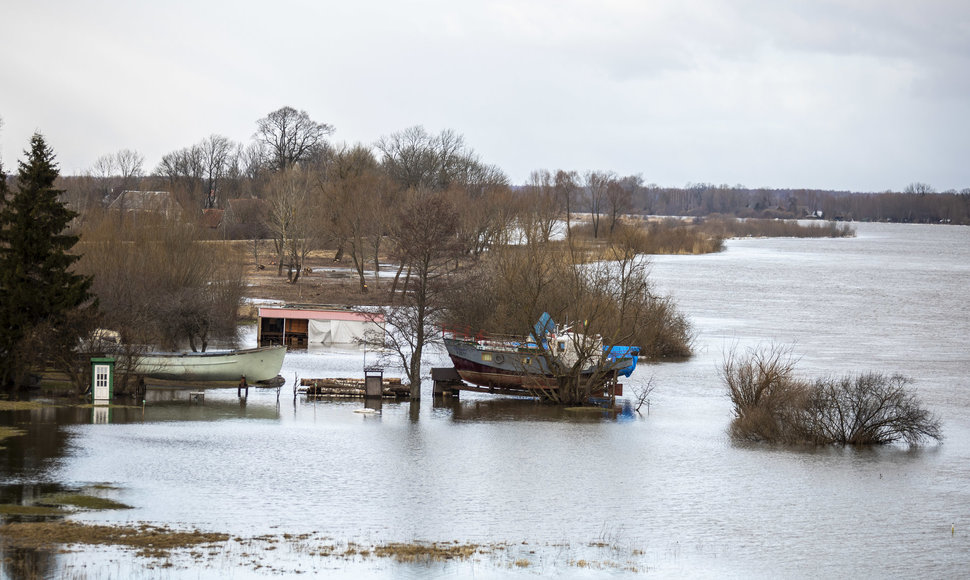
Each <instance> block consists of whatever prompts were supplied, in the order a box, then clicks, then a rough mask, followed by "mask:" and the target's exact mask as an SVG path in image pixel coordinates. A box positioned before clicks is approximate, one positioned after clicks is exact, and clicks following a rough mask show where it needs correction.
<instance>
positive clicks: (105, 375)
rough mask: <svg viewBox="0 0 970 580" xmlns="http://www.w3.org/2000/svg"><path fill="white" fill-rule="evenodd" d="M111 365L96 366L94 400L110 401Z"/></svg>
mask: <svg viewBox="0 0 970 580" xmlns="http://www.w3.org/2000/svg"><path fill="white" fill-rule="evenodd" d="M110 380H111V365H106V364H96V365H94V400H96V401H99V400H108V399H110V398H111V392H110V390H109V389H110V383H109V381H110Z"/></svg>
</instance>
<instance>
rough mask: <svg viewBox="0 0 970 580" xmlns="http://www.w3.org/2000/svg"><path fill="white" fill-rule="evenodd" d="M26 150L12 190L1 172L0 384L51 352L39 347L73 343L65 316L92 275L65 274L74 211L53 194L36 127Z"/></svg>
mask: <svg viewBox="0 0 970 580" xmlns="http://www.w3.org/2000/svg"><path fill="white" fill-rule="evenodd" d="M24 153H25V154H26V159H25V160H23V161H21V162H20V164H19V173H18V179H17V185H16V191H15V192H14V193H13V194H12V195H11V193H10V192H9V191H8V190H7V187H6V178H5V176H3V177H2V185H0V188H2V189H0V200H2V201H0V296H2V306H0V390H12V389H14V388H16V387H18V386H19V385H21V384H23V382H24V380H25V378H26V376H27V373H28V372H29V371H30V370H31V369H32V368H36V367H38V366H40V365H43V364H44V363H45V360H43V359H44V357H45V356H46V354H47V353H48V352H49V351H48V350H47V349H46V348H39V349H38V346H48V347H54V346H56V347H59V348H71V347H72V346H73V345H76V343H77V338H78V334H79V333H78V331H77V330H76V329H74V328H71V326H72V324H71V323H70V322H69V320H71V319H72V317H73V316H74V315H75V314H76V313H77V311H78V310H80V309H81V308H82V307H83V306H85V305H86V304H88V305H90V303H91V295H90V293H89V288H90V286H91V278H89V277H86V276H81V275H78V274H75V273H73V272H71V265H72V264H74V262H76V261H77V260H78V256H76V255H72V254H69V253H68V252H69V250H70V249H71V248H72V247H73V246H74V244H75V243H77V240H78V238H77V236H74V235H70V234H68V233H66V231H65V230H66V229H67V225H68V223H69V222H70V221H71V219H73V218H74V216H75V215H77V214H76V213H75V212H73V211H71V210H70V209H68V207H67V206H66V205H65V204H64V203H62V202H61V201H60V200H59V199H58V196H59V195H60V194H61V193H62V191H61V190H58V189H55V187H54V181H55V180H56V179H57V176H58V168H57V164H56V163H55V161H54V153H53V151H52V150H51V148H50V147H48V146H47V143H46V142H45V141H44V137H43V136H41V135H40V134H37V133H35V134H34V136H33V137H31V139H30V148H29V150H27V151H25V152H24ZM0 174H2V168H0ZM45 351H46V352H45Z"/></svg>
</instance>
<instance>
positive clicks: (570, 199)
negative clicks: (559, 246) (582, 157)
mask: <svg viewBox="0 0 970 580" xmlns="http://www.w3.org/2000/svg"><path fill="white" fill-rule="evenodd" d="M555 188H556V196H557V197H558V198H559V199H560V204H561V205H562V207H563V209H564V211H565V212H566V237H567V238H571V237H572V211H573V208H574V207H575V203H574V202H575V199H576V196H577V195H578V192H579V176H578V175H577V174H576V172H575V171H563V170H561V169H560V170H559V171H557V172H556V179H555Z"/></svg>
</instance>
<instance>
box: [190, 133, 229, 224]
mask: <svg viewBox="0 0 970 580" xmlns="http://www.w3.org/2000/svg"><path fill="white" fill-rule="evenodd" d="M198 148H199V154H200V156H201V162H202V179H203V180H204V185H203V203H202V207H204V208H206V209H209V208H214V207H218V206H219V186H220V183H221V182H222V180H223V179H225V178H226V176H227V175H228V173H229V171H230V165H231V163H233V161H234V160H233V156H232V153H233V143H232V141H230V140H229V139H227V138H226V137H223V136H222V135H209V136H208V137H206V138H205V139H203V140H202V141H201V142H200V143H199V144H198Z"/></svg>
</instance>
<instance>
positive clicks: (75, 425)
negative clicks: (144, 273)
mask: <svg viewBox="0 0 970 580" xmlns="http://www.w3.org/2000/svg"><path fill="white" fill-rule="evenodd" d="M856 227H857V234H858V235H857V237H855V238H849V239H822V240H811V239H810V240H801V239H744V240H731V241H728V242H727V244H726V250H725V251H724V252H721V253H719V254H714V255H705V256H659V257H655V258H653V260H652V262H653V265H652V279H653V280H654V282H655V284H656V285H657V288H658V289H659V290H661V291H662V292H665V293H670V294H671V295H672V296H673V297H674V299H675V300H676V302H677V303H678V304H679V306H680V307H681V309H682V310H683V311H684V312H685V313H686V314H687V315H688V317H689V318H690V319H691V320H692V322H693V324H694V327H695V330H696V334H697V336H696V340H695V349H696V353H697V354H696V356H695V357H693V358H692V359H691V360H690V361H688V362H677V363H662V364H656V365H645V364H644V365H641V366H640V368H638V370H637V372H636V373H635V374H634V375H633V377H631V378H630V379H627V380H626V381H625V384H626V393H627V394H628V395H629V394H630V393H631V392H632V390H633V387H636V386H643V385H644V384H646V383H647V382H648V381H652V383H653V385H654V391H653V393H652V394H651V396H650V404H649V409H648V407H647V406H644V407H643V408H642V409H641V413H640V414H638V413H636V412H634V411H633V410H632V408H631V405H630V404H629V401H627V403H628V404H626V405H625V409H624V411H623V412H622V413H620V414H618V415H615V416H609V415H605V414H600V413H594V414H589V413H575V412H572V411H567V410H561V409H558V408H550V407H546V406H542V405H536V404H534V403H532V402H530V401H523V400H516V399H509V398H489V397H487V396H485V395H476V394H468V393H463V394H462V398H461V400H460V402H457V403H435V402H433V401H432V398H431V396H430V385H426V386H425V392H426V394H425V398H424V400H422V401H421V403H420V405H409V404H408V403H385V404H384V405H383V413H382V414H380V415H366V414H360V413H355V412H354V411H355V410H358V409H360V408H361V407H362V406H363V404H362V403H361V402H359V401H350V402H313V401H307V400H305V399H304V398H303V397H294V395H293V391H292V388H291V386H290V384H289V383H292V380H293V378H294V377H296V376H299V377H314V376H315V377H327V376H361V374H362V372H361V369H362V366H363V364H364V362H365V358H367V359H368V360H367V362H368V364H370V363H373V362H374V361H373V360H372V359H373V357H374V354H373V353H362V352H359V351H340V350H328V349H321V350H318V351H314V352H309V353H291V354H288V355H287V359H286V362H285V363H284V370H283V373H282V374H283V376H284V377H285V378H286V379H287V381H288V384H287V385H286V386H284V387H283V388H282V390H281V391H280V392H279V393H277V391H276V390H275V389H251V390H250V396H249V397H248V399H247V400H246V401H245V402H240V401H239V400H238V399H237V398H236V392H235V389H228V390H209V391H207V392H206V398H205V404H204V405H198V404H190V403H189V402H188V401H187V395H186V393H184V392H181V393H180V392H176V393H166V392H158V393H153V394H152V396H151V397H150V398H149V401H148V403H147V404H146V406H145V407H144V409H142V408H129V409H113V410H112V412H111V417H110V421H109V422H108V423H107V424H93V421H92V411H91V410H90V409H67V408H59V409H47V410H44V411H33V412H29V413H27V412H23V413H17V414H15V413H9V412H7V413H6V414H0V420H2V421H3V424H9V423H10V422H11V418H10V417H13V418H14V419H13V422H16V423H19V426H20V427H21V428H27V429H29V430H30V435H29V436H28V437H17V438H13V439H8V440H7V449H5V450H0V458H2V463H0V469H2V472H0V473H2V483H3V486H2V489H3V492H4V494H5V495H6V496H7V498H6V499H5V500H4V501H11V498H13V499H17V498H18V497H20V496H24V495H27V496H29V495H31V494H35V493H39V492H41V491H43V490H44V489H46V488H48V487H53V488H57V487H75V488H76V487H81V486H85V485H91V484H96V483H107V484H110V486H111V489H113V490H115V491H114V492H112V497H113V498H114V499H117V500H119V501H122V502H124V503H126V504H129V505H131V506H134V509H131V510H124V511H106V512H96V513H86V514H83V515H82V516H78V519H82V520H85V521H98V522H100V521H109V522H143V521H147V522H152V523H160V524H168V525H172V526H178V527H181V526H187V527H192V528H200V529H203V530H212V531H228V532H230V533H231V534H233V535H234V536H238V537H241V538H252V537H256V536H265V535H274V534H275V535H282V534H301V533H307V534H314V535H313V536H310V537H311V538H312V539H310V540H306V542H304V543H303V544H296V543H293V542H290V543H289V544H287V543H286V542H282V543H280V544H279V545H277V544H273V545H272V546H270V547H267V546H265V545H263V546H262V547H259V546H249V547H248V548H246V549H242V548H238V549H234V550H235V551H233V550H229V551H227V552H223V553H221V554H220V555H219V556H218V557H216V558H215V560H213V559H211V558H210V559H209V560H208V561H205V562H198V561H193V560H191V559H184V560H177V559H176V561H175V562H174V563H175V565H174V566H173V567H170V568H157V567H152V566H151V565H146V564H145V563H144V561H143V560H140V559H135V560H132V559H130V558H126V557H124V556H122V555H121V554H120V552H116V551H113V550H111V549H87V550H81V551H78V552H74V553H69V554H57V555H51V556H50V557H49V558H50V559H49V561H45V562H44V564H43V566H42V567H43V569H44V570H46V571H49V572H50V576H51V577H56V576H58V575H61V574H63V573H69V574H73V575H74V577H109V576H110V577H127V576H132V575H133V576H146V577H160V578H182V577H185V578H197V577H234V578H249V577H266V576H267V575H268V572H272V573H274V574H283V575H289V574H296V573H305V574H306V575H310V576H312V575H328V574H329V575H337V576H344V577H350V576H353V577H361V576H362V577H371V578H400V577H414V578H425V577H438V578H459V577H467V576H470V575H474V576H476V577H480V578H493V577H502V578H506V577H507V578H523V577H536V576H539V575H550V574H556V575H559V576H565V577H580V578H597V577H626V576H634V575H640V574H644V573H646V574H648V575H653V576H659V577H719V578H721V577H727V578H731V577H736V578H742V577H743V578H753V577H754V578H769V577H770V578H776V577H795V578H798V577H803V578H804V577H811V578H817V577H860V578H884V577H932V578H948V577H950V578H958V577H965V576H966V574H967V570H970V349H968V347H967V337H970V306H968V304H970V301H968V300H967V298H968V289H970V228H965V227H953V226H925V225H889V224H858V225H857V226H856ZM772 344H775V345H783V346H790V347H791V348H792V352H793V354H794V355H795V356H796V357H798V358H799V363H798V367H797V368H798V369H799V372H800V373H801V374H804V375H805V376H820V375H842V374H847V373H858V372H865V371H870V370H873V371H880V372H886V373H896V372H899V373H902V374H904V375H907V376H909V377H911V378H912V379H913V380H914V384H913V387H914V388H915V389H917V392H918V393H919V395H920V397H921V398H922V400H923V402H924V403H925V406H927V407H928V408H929V409H931V410H932V411H933V412H934V413H936V414H938V415H939V416H940V417H941V419H942V423H943V429H944V435H945V440H944V442H943V443H942V444H937V443H930V444H928V445H926V446H924V447H921V448H917V449H909V448H907V447H906V446H904V445H893V446H887V447H881V448H876V449H847V448H822V449H814V448H790V447H772V446H765V445H752V444H740V443H736V442H733V441H732V440H731V439H730V438H729V437H728V435H727V429H728V426H729V423H730V421H731V417H732V415H731V405H730V401H729V399H728V397H727V395H726V393H725V389H724V387H723V386H722V384H721V383H720V381H719V379H718V376H717V369H718V366H719V364H720V363H721V362H722V361H723V359H724V356H725V354H726V353H728V352H729V351H731V350H732V349H735V350H741V351H744V350H745V349H749V348H757V347H759V346H767V345H772ZM444 362H445V361H444V357H443V355H442V354H441V353H440V352H438V353H437V354H436V355H434V356H433V359H432V360H430V361H429V363H430V364H429V365H428V366H429V367H430V366H432V365H441V364H443V363H444ZM388 374H394V372H393V370H389V371H388ZM627 399H629V397H627ZM321 538H326V539H327V540H326V541H330V542H332V543H335V544H340V545H345V544H346V543H347V542H357V543H359V544H360V545H363V546H376V545H379V544H381V543H384V542H411V541H428V542H447V541H457V542H467V543H476V544H484V545H489V546H492V547H493V549H492V550H491V551H490V552H489V553H488V554H487V555H485V556H480V557H477V558H473V559H471V560H455V561H444V562H417V563H401V562H397V561H395V560H390V559H378V558H373V557H360V556H344V557H340V558H323V557H320V556H318V555H313V548H312V546H310V544H312V543H313V542H323V541H324V540H323V539H321ZM341 543H343V544H341ZM496 546H497V547H496ZM0 571H4V569H0ZM7 572H8V573H9V570H7Z"/></svg>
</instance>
